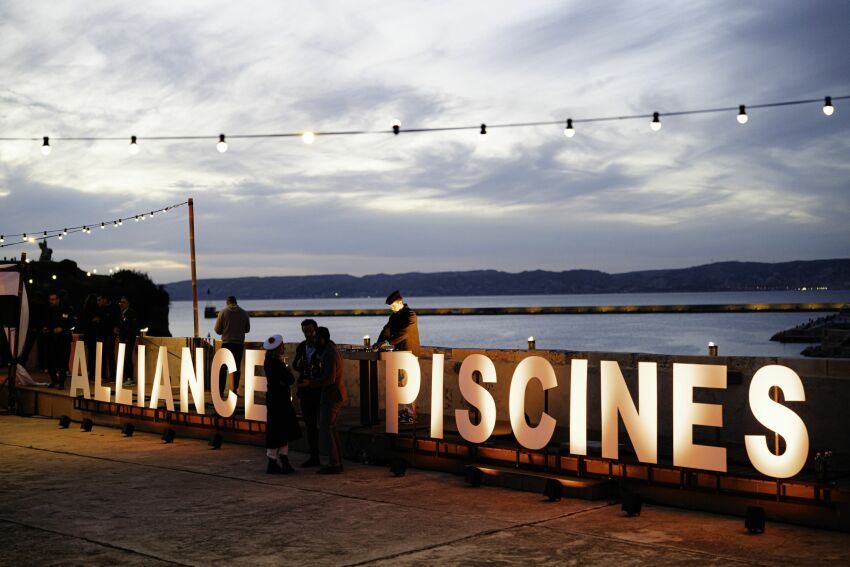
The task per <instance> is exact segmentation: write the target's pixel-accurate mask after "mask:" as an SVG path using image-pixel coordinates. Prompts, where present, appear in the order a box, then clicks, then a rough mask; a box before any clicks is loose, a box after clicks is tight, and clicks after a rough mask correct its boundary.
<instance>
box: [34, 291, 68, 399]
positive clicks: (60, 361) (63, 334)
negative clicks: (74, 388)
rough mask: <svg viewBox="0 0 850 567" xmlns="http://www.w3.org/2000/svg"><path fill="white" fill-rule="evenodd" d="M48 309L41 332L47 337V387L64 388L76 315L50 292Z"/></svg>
mask: <svg viewBox="0 0 850 567" xmlns="http://www.w3.org/2000/svg"><path fill="white" fill-rule="evenodd" d="M47 300H48V303H49V306H50V309H49V311H48V313H47V321H46V325H45V326H44V327H43V328H42V334H43V335H44V336H46V337H47V340H46V341H45V344H46V345H47V372H48V373H49V374H50V385H49V386H48V387H49V388H53V387H54V386H55V387H57V388H59V389H60V390H64V389H65V379H66V378H67V376H68V361H69V359H70V357H71V340H72V336H71V329H72V328H73V327H74V325H75V324H76V317H75V316H74V310H73V308H71V306H68V305H63V304H62V302H61V301H60V300H59V295H57V294H56V293H51V294H50V295H49V296H48V298H47Z"/></svg>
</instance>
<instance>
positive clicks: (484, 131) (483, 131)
mask: <svg viewBox="0 0 850 567" xmlns="http://www.w3.org/2000/svg"><path fill="white" fill-rule="evenodd" d="M481 135H482V136H486V135H487V125H486V124H482V125H481Z"/></svg>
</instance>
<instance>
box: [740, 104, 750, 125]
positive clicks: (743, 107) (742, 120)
mask: <svg viewBox="0 0 850 567" xmlns="http://www.w3.org/2000/svg"><path fill="white" fill-rule="evenodd" d="M749 119H750V117H749V116H747V105H746V104H741V105H738V118H737V120H738V124H746V123H747V120H749Z"/></svg>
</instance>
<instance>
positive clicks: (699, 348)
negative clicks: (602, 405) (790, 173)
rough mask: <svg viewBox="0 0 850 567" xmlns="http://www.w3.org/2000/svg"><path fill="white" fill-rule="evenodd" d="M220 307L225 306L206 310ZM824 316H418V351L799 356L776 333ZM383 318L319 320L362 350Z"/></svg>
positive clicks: (432, 300) (175, 316) (176, 306)
mask: <svg viewBox="0 0 850 567" xmlns="http://www.w3.org/2000/svg"><path fill="white" fill-rule="evenodd" d="M383 300H384V298H383V297H380V298H374V297H372V298H368V297H361V298H341V297H338V298H330V299H257V300H245V301H240V302H239V304H240V305H241V306H242V307H243V308H244V309H247V310H252V309H364V308H367V309H381V308H386V305H384V301H383ZM405 301H407V303H408V304H409V305H410V307H411V308H413V309H414V310H416V308H425V307H530V306H577V305H701V304H730V303H836V302H844V303H850V290H845V291H832V290H830V291H820V290H819V291H754V292H706V293H635V294H626V293H622V294H587V295H585V294H582V295H510V296H473V297H409V298H405ZM213 305H215V307H216V308H217V309H221V308H222V307H223V306H224V302H223V301H218V302H215V303H213ZM204 306H205V305H204V303H201V304H200V306H199V310H200V313H199V318H200V319H199V321H200V334H201V336H203V337H206V336H207V334H209V335H210V336H211V337H213V338H216V337H217V335H216V334H215V333H214V331H213V326H214V324H215V320H214V319H205V318H204V314H203V310H204ZM828 314H829V313H817V312H801V313H663V314H593V315H457V316H455V315H448V316H422V317H419V335H420V338H421V341H422V344H423V345H431V346H442V347H455V348H504V349H524V348H526V346H527V339H528V337H529V336H533V337H534V338H535V341H536V343H537V348H538V349H564V350H581V351H606V352H645V353H656V354H682V355H701V354H706V351H707V345H708V343H709V341H713V342H714V343H716V344H717V345H718V346H719V354H721V355H737V356H781V357H797V356H800V354H799V353H800V351H801V350H802V349H803V348H804V347H805V346H806V345H802V344H799V343H797V344H781V343H777V342H771V341H770V337H771V336H772V335H773V334H774V333H776V332H777V331H781V330H783V329H787V328H791V327H794V326H796V325H798V324H800V323H805V322H806V321H809V320H810V319H814V318H817V317H821V316H824V315H828ZM388 316H389V309H387V315H386V316H379V317H375V316H370V317H323V318H318V319H319V320H318V322H319V324H320V325H322V326H325V327H328V328H329V329H330V331H331V338H332V339H333V340H335V341H336V342H338V343H353V344H360V343H362V341H363V336H364V335H370V336H371V337H372V340H373V341H374V340H375V339H376V338H377V337H378V334H379V333H380V331H381V328H382V327H383V325H384V324H385V323H386V318H387V317H388ZM301 319H302V318H300V317H299V318H291V317H277V318H260V317H255V318H253V319H252V320H251V332H250V333H249V334H248V338H249V339H251V340H265V339H266V338H267V337H268V336H269V335H272V334H281V335H283V337H284V340H286V341H293V342H294V341H298V340H301V338H302V337H301V329H300V322H301ZM170 330H171V334H172V335H174V336H191V335H192V332H193V323H192V302H191V301H174V302H172V304H171V314H170Z"/></svg>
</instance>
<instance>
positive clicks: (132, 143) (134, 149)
mask: <svg viewBox="0 0 850 567" xmlns="http://www.w3.org/2000/svg"><path fill="white" fill-rule="evenodd" d="M127 151H128V152H130V155H131V156H134V155H136V154H137V153H139V144H137V143H136V137H135V136H130V145H129V146H127Z"/></svg>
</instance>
